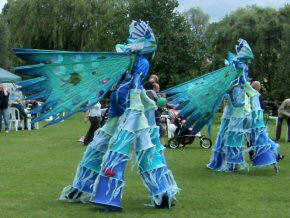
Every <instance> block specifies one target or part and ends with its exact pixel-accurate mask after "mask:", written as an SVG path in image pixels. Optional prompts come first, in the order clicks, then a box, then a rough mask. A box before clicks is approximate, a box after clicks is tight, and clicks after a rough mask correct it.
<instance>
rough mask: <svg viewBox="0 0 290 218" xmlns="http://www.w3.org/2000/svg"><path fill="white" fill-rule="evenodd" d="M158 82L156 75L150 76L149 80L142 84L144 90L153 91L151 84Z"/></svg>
mask: <svg viewBox="0 0 290 218" xmlns="http://www.w3.org/2000/svg"><path fill="white" fill-rule="evenodd" d="M158 82H159V77H158V76H157V75H156V74H152V75H151V76H150V77H149V80H148V81H147V82H146V83H145V84H144V88H145V89H146V90H152V89H153V84H154V83H157V84H158Z"/></svg>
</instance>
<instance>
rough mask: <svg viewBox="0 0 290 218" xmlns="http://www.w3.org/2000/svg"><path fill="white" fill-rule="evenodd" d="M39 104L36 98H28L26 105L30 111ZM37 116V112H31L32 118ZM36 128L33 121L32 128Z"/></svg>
mask: <svg viewBox="0 0 290 218" xmlns="http://www.w3.org/2000/svg"><path fill="white" fill-rule="evenodd" d="M38 106H39V103H38V102H37V101H36V100H34V99H31V100H28V101H27V102H26V107H27V109H28V110H29V111H32V110H33V109H35V108H37V107H38ZM36 117H37V114H36V113H33V114H31V118H32V119H34V118H36ZM34 128H35V124H34V123H31V129H34Z"/></svg>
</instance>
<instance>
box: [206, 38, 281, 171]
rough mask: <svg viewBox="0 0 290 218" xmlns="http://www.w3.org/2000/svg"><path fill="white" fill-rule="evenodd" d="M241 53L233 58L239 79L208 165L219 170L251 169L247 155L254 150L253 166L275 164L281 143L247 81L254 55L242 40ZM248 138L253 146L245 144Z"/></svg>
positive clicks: (232, 91) (238, 48) (239, 46)
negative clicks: (273, 135)
mask: <svg viewBox="0 0 290 218" xmlns="http://www.w3.org/2000/svg"><path fill="white" fill-rule="evenodd" d="M239 42H240V43H239V45H238V46H237V47H236V50H237V56H236V57H234V58H232V59H231V58H230V59H229V63H228V64H233V65H234V67H235V68H236V69H237V71H238V72H240V73H239V75H240V76H239V77H238V80H237V81H236V83H235V85H234V86H233V87H232V89H231V90H230V91H229V98H228V105H227V106H226V108H225V110H224V114H223V117H222V124H221V129H220V132H219V134H218V138H217V141H216V145H215V147H214V150H213V154H212V158H211V161H210V163H209V164H208V165H207V167H208V168H210V169H213V170H218V171H226V172H227V171H236V170H237V169H238V167H239V166H240V167H241V168H242V169H248V164H247V162H246V160H245V154H246V153H248V152H249V151H251V150H252V151H253V156H252V161H253V166H264V165H271V164H274V165H275V167H276V163H277V155H278V151H277V149H278V146H279V145H277V144H275V143H273V141H272V140H271V139H270V138H269V136H268V133H267V129H266V126H265V123H264V119H263V111H262V109H261V107H260V102H259V95H260V94H259V93H256V92H255V91H254V90H253V89H251V87H249V83H248V82H247V78H248V76H249V69H248V62H249V60H251V59H253V58H254V56H253V54H252V51H251V49H250V46H249V45H248V43H247V42H246V41H245V40H239ZM245 138H246V139H247V140H248V141H249V143H250V148H249V149H246V148H245V147H244V141H245Z"/></svg>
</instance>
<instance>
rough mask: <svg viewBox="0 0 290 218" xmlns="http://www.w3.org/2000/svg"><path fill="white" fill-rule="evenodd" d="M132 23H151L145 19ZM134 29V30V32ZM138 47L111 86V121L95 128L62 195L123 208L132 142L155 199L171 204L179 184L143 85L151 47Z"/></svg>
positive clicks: (139, 164) (151, 104)
mask: <svg viewBox="0 0 290 218" xmlns="http://www.w3.org/2000/svg"><path fill="white" fill-rule="evenodd" d="M132 25H137V27H138V25H140V26H141V27H142V28H144V29H145V28H147V30H148V28H150V27H149V26H148V24H146V23H144V22H141V21H137V22H134V23H133V24H132ZM132 25H131V26H132ZM131 31H132V27H131ZM134 31H135V30H134ZM150 31H151V29H150ZM145 33H146V34H148V32H146V31H145ZM150 33H151V34H153V32H152V31H151V32H150ZM133 34H134V32H130V37H132V35H133ZM122 49H124V48H123V47H122ZM125 49H126V48H125ZM131 49H132V48H131ZM136 52H137V53H139V54H137V55H136V57H135V62H134V65H133V69H132V72H130V73H129V72H128V73H126V74H125V76H124V79H123V81H122V82H121V83H120V84H118V86H117V87H115V89H114V90H112V94H111V98H110V108H109V119H108V121H107V123H106V124H105V125H104V127H102V128H100V129H99V130H98V131H97V132H96V133H95V137H94V140H93V141H92V142H91V144H89V146H88V148H87V150H86V152H85V154H84V156H83V159H82V161H81V163H80V165H79V167H78V170H77V174H76V176H75V179H74V181H73V184H72V185H70V186H68V187H65V188H64V190H63V192H62V194H61V196H60V199H61V200H67V201H69V202H79V201H81V202H87V201H91V202H93V203H96V204H98V205H101V206H104V207H106V208H108V207H109V208H122V205H121V198H122V193H123V188H124V186H125V181H124V171H125V167H126V163H127V161H128V160H129V159H130V150H131V146H132V145H133V144H134V145H135V156H136V158H137V164H138V166H139V171H140V175H141V178H142V179H143V182H144V184H145V185H146V187H147V188H148V190H149V191H150V193H151V198H152V202H153V204H154V205H156V206H157V207H158V206H161V205H164V202H165V201H166V202H167V203H166V206H167V207H171V204H172V203H171V200H172V199H173V198H174V197H175V194H176V193H177V191H178V188H177V186H176V183H175V181H174V178H173V175H172V174H171V172H170V170H168V168H167V166H166V162H165V157H164V152H163V149H164V147H163V145H162V144H161V143H160V139H159V133H158V132H159V131H158V127H157V126H156V123H155V115H154V114H155V108H156V105H155V103H154V102H153V101H151V100H150V99H149V98H148V97H147V95H146V94H145V90H144V89H143V86H142V83H143V81H144V79H145V78H146V77H147V76H148V73H149V61H148V60H147V58H146V57H145V55H147V56H148V53H146V54H144V53H143V52H142V50H141V51H138V50H137V51H136ZM141 53H142V54H141ZM150 53H152V51H151V52H150Z"/></svg>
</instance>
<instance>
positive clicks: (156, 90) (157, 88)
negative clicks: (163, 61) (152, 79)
mask: <svg viewBox="0 0 290 218" xmlns="http://www.w3.org/2000/svg"><path fill="white" fill-rule="evenodd" d="M153 90H154V91H155V92H159V91H160V86H159V84H158V83H153Z"/></svg>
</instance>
